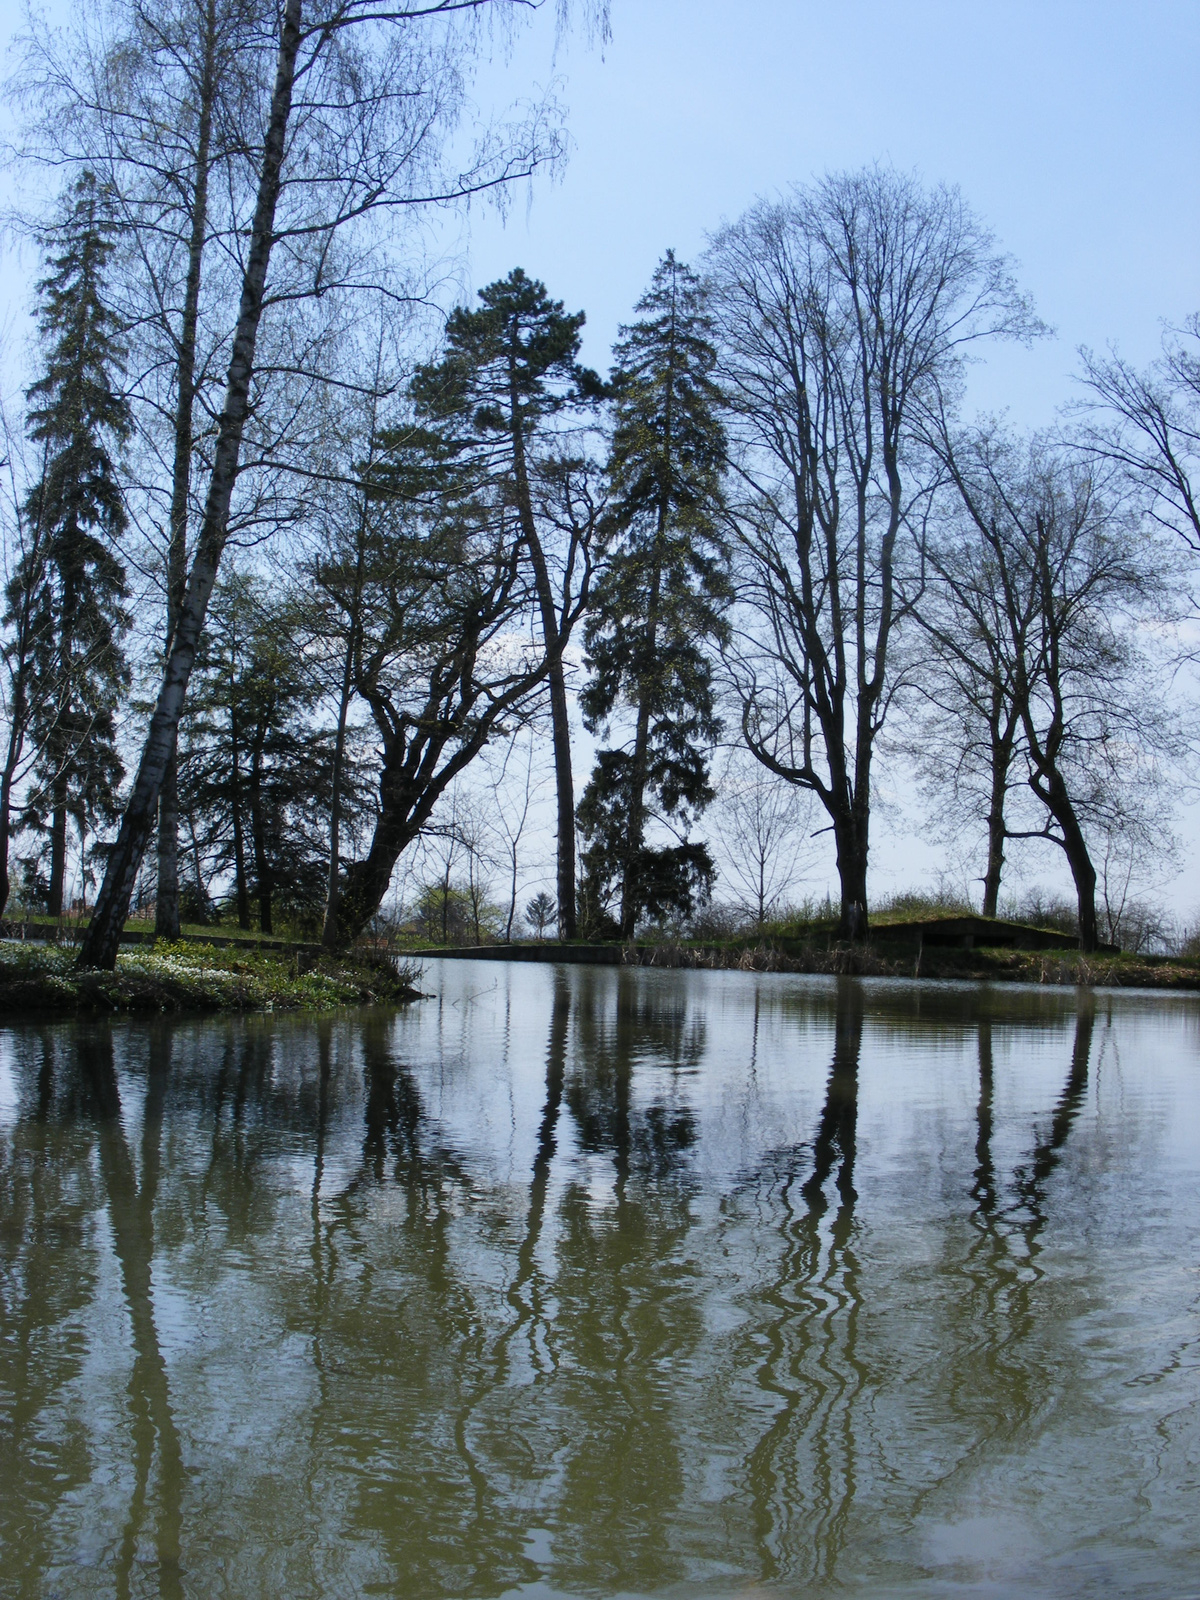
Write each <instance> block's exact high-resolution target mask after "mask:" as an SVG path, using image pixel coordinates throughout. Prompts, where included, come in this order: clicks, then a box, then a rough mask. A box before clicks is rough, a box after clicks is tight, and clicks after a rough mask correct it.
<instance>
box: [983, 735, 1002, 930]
mask: <svg viewBox="0 0 1200 1600" xmlns="http://www.w3.org/2000/svg"><path fill="white" fill-rule="evenodd" d="M1007 789H1008V760H1007V758H1005V759H1004V763H1003V766H1000V765H999V763H998V760H996V759H994V760H993V762H992V791H991V797H990V804H989V806H988V815H987V830H988V844H987V870H986V871H985V872H984V875H983V914H984V916H985V917H994V916H995V915H996V907H997V906H998V905H999V903H1000V875H1001V873H1002V872H1003V871H1004V841H1005V840H1006V839H1007V838H1008V828H1007V825H1006V823H1005V820H1004V801H1005V797H1006V794H1007Z"/></svg>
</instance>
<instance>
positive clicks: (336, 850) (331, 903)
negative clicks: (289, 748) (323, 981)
mask: <svg viewBox="0 0 1200 1600" xmlns="http://www.w3.org/2000/svg"><path fill="white" fill-rule="evenodd" d="M366 522H367V501H366V494H365V492H364V494H363V501H362V506H361V508H360V514H359V524H358V550H357V552H356V556H355V563H354V591H353V596H352V607H353V609H352V614H351V617H350V634H349V637H348V638H347V640H346V659H345V661H344V662H343V663H342V689H341V698H340V699H339V700H338V720H337V736H336V738H335V740H334V746H333V785H332V791H331V793H330V797H329V880H328V884H327V886H326V890H325V922H324V926H323V927H322V929H321V943H322V944H323V945H324V946H325V947H326V948H327V949H330V950H332V949H334V948H336V946H337V943H338V889H339V884H340V876H339V875H340V872H341V858H342V788H343V774H344V772H345V767H346V724H347V721H348V720H349V716H350V698H351V695H352V694H353V692H354V657H355V651H356V649H357V646H358V628H359V612H360V610H361V607H362V584H363V562H364V559H365V556H366V549H365V546H366V534H367V529H366Z"/></svg>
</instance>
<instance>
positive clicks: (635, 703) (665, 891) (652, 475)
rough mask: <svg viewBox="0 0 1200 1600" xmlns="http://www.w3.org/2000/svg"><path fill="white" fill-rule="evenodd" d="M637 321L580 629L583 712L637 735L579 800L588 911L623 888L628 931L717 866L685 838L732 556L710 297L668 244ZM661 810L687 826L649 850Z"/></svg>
mask: <svg viewBox="0 0 1200 1600" xmlns="http://www.w3.org/2000/svg"><path fill="white" fill-rule="evenodd" d="M636 310H637V312H638V313H639V316H638V320H637V321H636V322H635V323H634V324H633V325H632V326H631V327H628V328H623V329H622V330H621V332H622V337H621V340H620V342H619V343H618V345H617V347H616V352H615V354H616V357H617V368H616V371H615V373H614V376H613V387H614V391H615V394H616V426H615V429H614V433H613V442H612V451H611V455H610V458H609V469H608V470H609V479H610V487H611V491H612V496H613V511H612V520H611V533H610V538H611V541H612V543H611V555H610V560H609V564H608V567H607V569H606V572H605V575H604V577H603V578H602V579H601V581H600V583H599V584H598V586H597V589H596V593H595V597H594V600H593V604H592V609H591V612H590V614H589V617H588V621H587V624H586V629H585V635H584V638H585V644H586V648H587V657H588V665H589V668H590V673H591V676H590V679H589V682H588V684H587V686H586V688H585V689H584V691H583V694H582V695H581V697H580V703H581V706H582V709H583V713H584V720H585V723H586V725H587V727H588V728H589V729H591V730H592V731H594V732H602V733H607V731H608V729H609V725H610V719H611V718H612V716H613V713H614V712H616V711H617V710H618V708H622V707H623V708H626V709H627V710H628V711H629V712H631V713H632V715H633V730H632V736H631V738H630V739H628V740H627V741H626V742H625V743H624V744H621V745H619V746H614V747H611V748H608V749H602V750H601V751H600V752H599V756H598V759H597V762H596V767H595V771H594V772H593V774H592V778H591V781H590V783H589V784H588V787H587V790H586V792H585V793H584V796H583V799H582V801H581V802H580V808H579V818H580V824H581V827H582V830H583V833H584V836H585V839H586V840H587V849H586V852H585V855H584V865H585V880H584V882H585V898H586V900H587V902H588V910H589V913H590V914H591V915H593V916H595V915H596V913H598V912H599V911H601V910H602V909H603V908H604V907H605V904H606V902H607V901H608V900H609V898H610V896H611V895H612V894H613V893H614V891H619V896H620V915H619V922H620V930H621V933H622V936H623V937H625V938H628V937H630V936H631V935H632V934H633V931H634V928H635V927H636V925H637V921H638V919H639V917H641V916H643V915H650V916H654V917H659V916H663V915H666V914H669V913H670V912H671V911H679V912H683V913H685V914H686V913H687V912H688V911H689V910H690V909H691V907H692V905H693V903H694V900H695V897H696V894H697V892H701V893H703V892H706V891H707V889H708V887H709V886H710V885H711V882H712V877H713V864H712V860H711V857H710V856H709V854H708V851H707V849H706V847H705V846H704V845H703V844H701V843H697V842H693V841H689V840H688V839H687V836H686V835H687V829H688V827H689V826H690V823H691V819H692V818H693V817H694V816H696V815H697V814H698V813H699V812H701V811H702V810H703V809H704V807H705V806H706V805H707V804H708V802H709V800H710V799H711V798H712V790H711V788H710V786H709V781H708V780H709V752H710V750H711V748H712V746H713V744H714V742H715V740H716V737H717V733H718V731H719V728H718V722H717V716H716V710H715V706H714V697H713V674H712V665H711V661H710V659H709V654H708V650H707V648H706V647H707V646H709V645H711V644H714V643H717V642H719V641H720V640H721V639H723V638H724V635H725V627H726V625H725V622H724V620H723V616H722V611H723V607H724V604H725V602H726V600H727V598H728V594H729V580H728V575H727V567H728V552H727V550H726V547H725V545H724V543H723V541H722V538H721V535H720V532H719V526H718V524H719V518H720V511H721V486H720V485H721V471H722V467H723V464H724V459H725V435H724V430H723V428H722V425H721V420H720V414H719V408H720V394H719V392H718V390H717V387H716V385H715V383H714V381H713V378H712V369H713V366H714V363H715V360H716V357H715V352H714V350H713V347H712V344H711V343H710V341H709V320H708V317H707V315H706V312H705V307H704V291H703V287H702V285H701V284H700V281H699V280H698V279H697V277H696V275H695V274H694V273H692V272H691V271H689V269H688V268H687V267H686V266H684V265H683V263H682V262H679V261H677V260H676V259H675V254H674V252H673V251H668V252H667V254H666V256H665V257H664V258H663V260H662V262H661V263H660V264H659V267H658V270H657V271H656V272H655V274H654V280H653V283H652V284H651V286H650V289H649V291H648V292H647V294H646V295H644V296H643V298H642V299H641V300H639V301H638V304H637V307H636ZM652 811H654V812H657V814H658V816H659V817H660V818H662V819H663V820H665V821H667V822H668V824H669V825H670V826H672V827H674V828H675V829H676V830H677V831H681V832H682V838H681V840H680V842H679V843H678V844H676V845H674V846H670V847H662V848H655V847H652V846H650V845H648V844H647V826H648V823H649V821H650V818H651V814H652Z"/></svg>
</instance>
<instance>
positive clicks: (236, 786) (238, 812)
mask: <svg viewBox="0 0 1200 1600" xmlns="http://www.w3.org/2000/svg"><path fill="white" fill-rule="evenodd" d="M230 749H231V756H230V772H229V793H230V810H231V811H232V813H233V887H234V894H235V896H236V899H237V919H238V927H239V928H241V929H243V930H244V931H245V932H247V933H248V932H249V931H250V891H249V888H248V887H247V884H246V839H245V834H244V832H243V829H242V775H241V770H240V766H239V760H240V755H241V752H240V751H239V749H238V736H237V717H236V715H235V716H234V717H233V718H232V721H231V728H230Z"/></svg>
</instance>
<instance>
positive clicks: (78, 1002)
mask: <svg viewBox="0 0 1200 1600" xmlns="http://www.w3.org/2000/svg"><path fill="white" fill-rule="evenodd" d="M74 963H75V951H74V949H73V948H72V947H71V946H69V945H29V944H20V943H18V942H16V941H11V940H5V941H2V942H0V1016H19V1015H35V1014H41V1015H45V1014H47V1013H50V1014H54V1015H101V1014H112V1013H114V1012H164V1011H331V1010H334V1009H336V1008H337V1007H339V1006H355V1005H371V1004H389V1003H390V1004H398V1003H404V1002H406V1001H409V1000H415V999H417V998H419V991H418V990H417V988H416V980H417V978H418V977H419V976H420V973H419V969H418V968H416V967H414V966H403V965H398V964H396V963H394V962H392V961H390V960H388V958H387V957H385V956H377V955H373V954H371V953H369V952H354V953H352V954H349V955H346V956H318V957H312V956H303V955H293V956H286V955H279V954H277V953H275V952H271V951H256V950H253V949H251V948H245V947H243V948H237V949H227V950H220V949H214V948H212V947H211V946H207V945H190V944H188V943H187V942H186V941H184V942H181V943H179V944H157V945H143V946H135V947H134V948H132V949H129V950H123V951H122V952H121V954H120V955H119V956H118V958H117V967H116V971H115V972H77V971H76V970H75V966H74Z"/></svg>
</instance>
